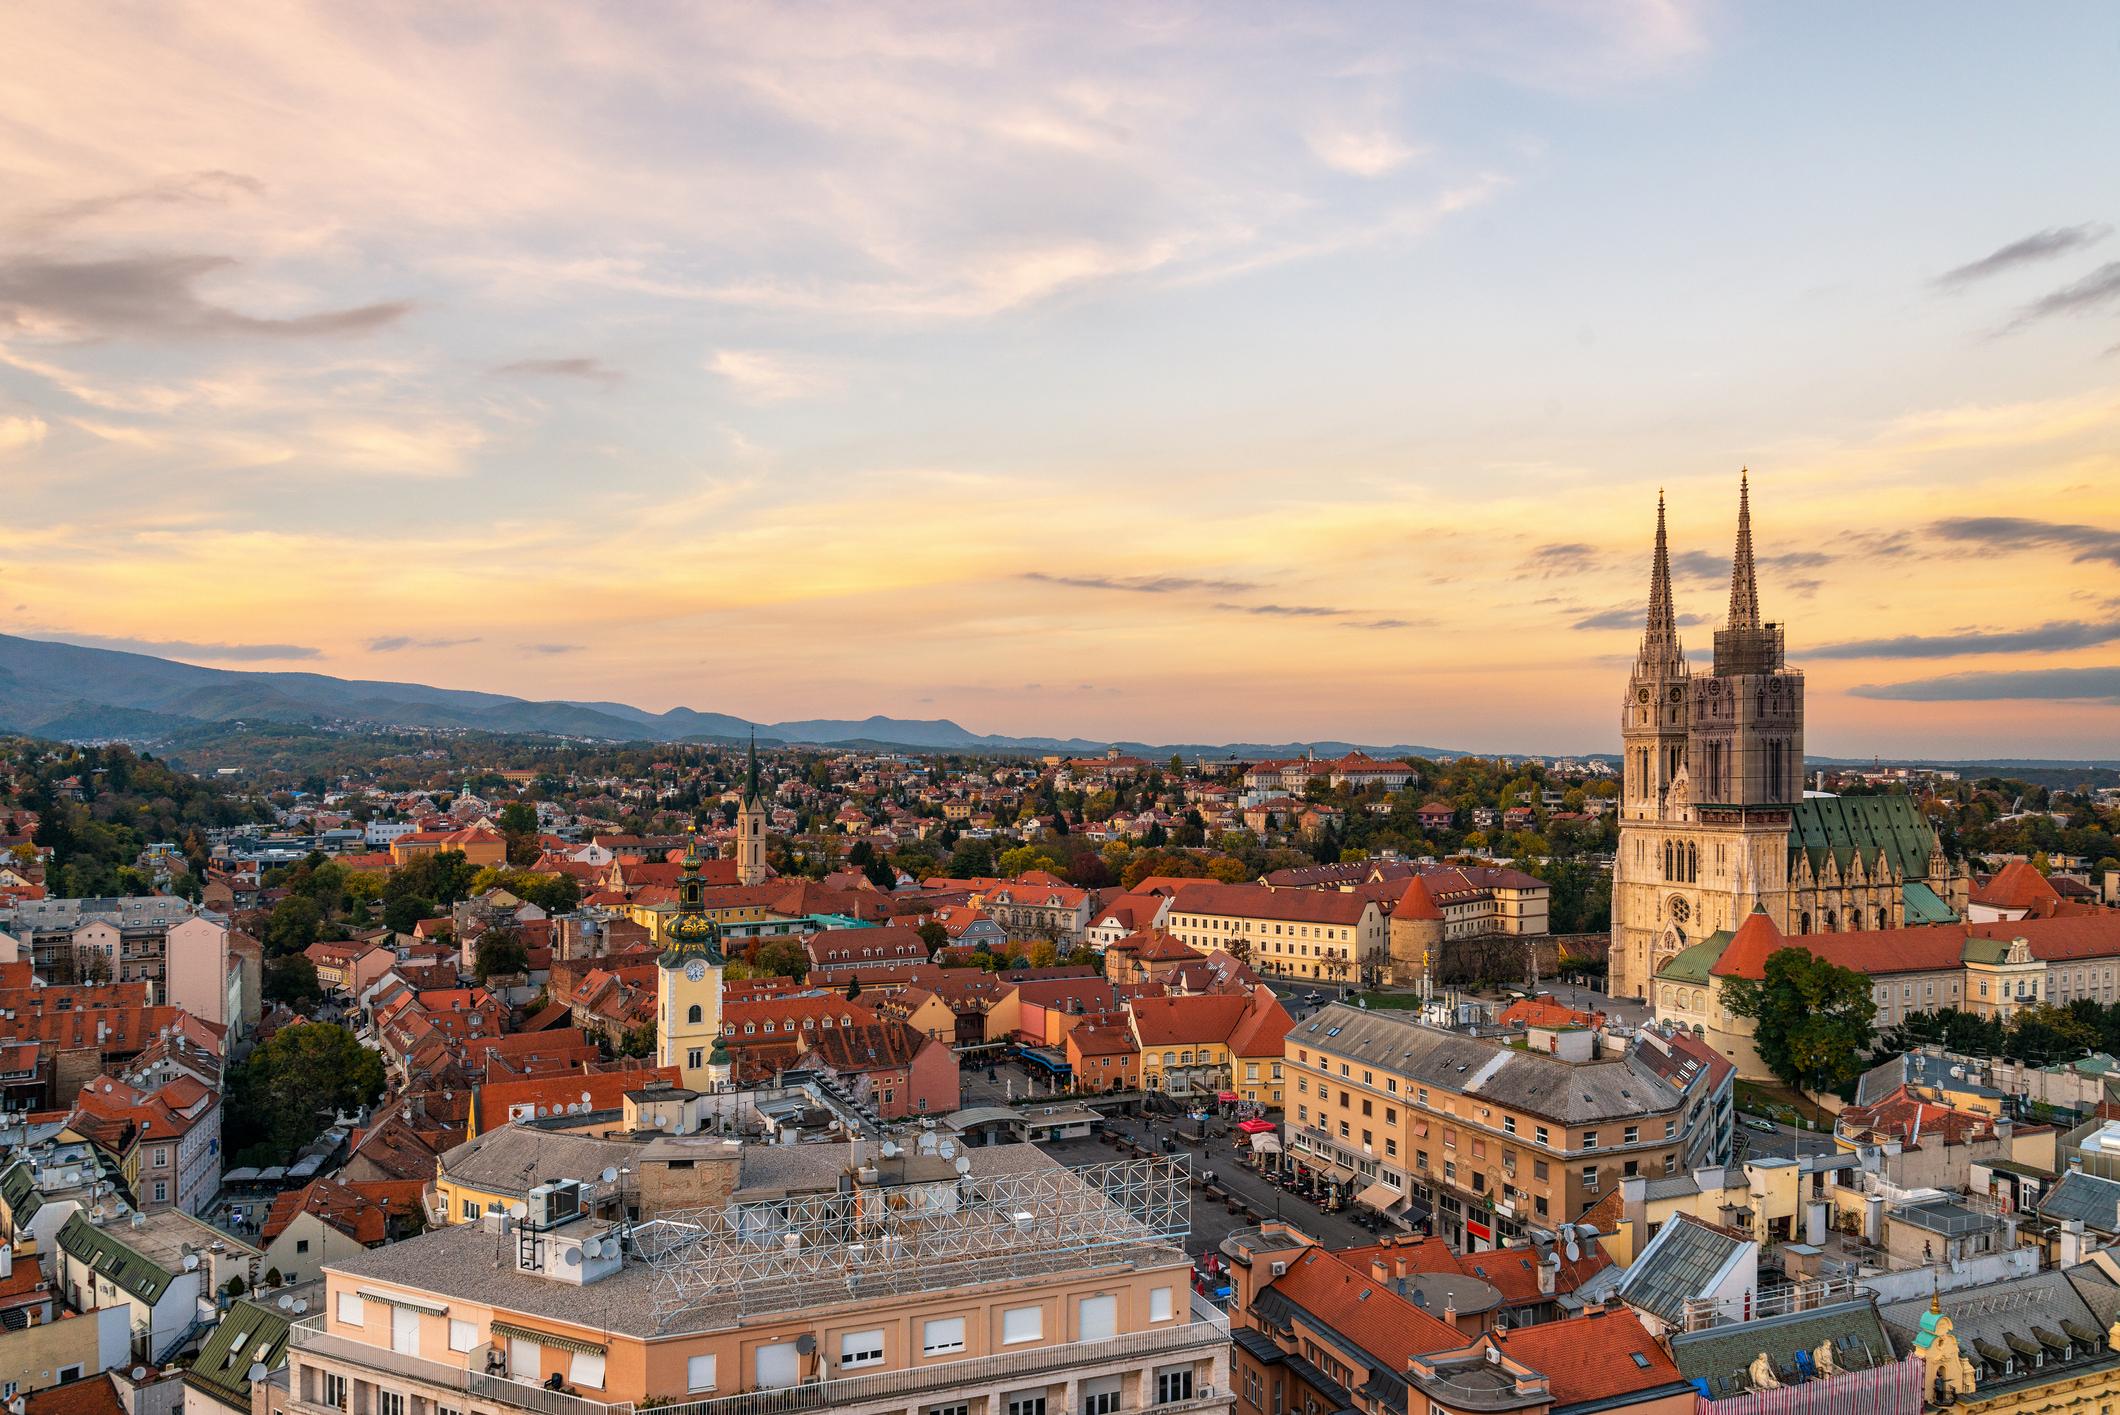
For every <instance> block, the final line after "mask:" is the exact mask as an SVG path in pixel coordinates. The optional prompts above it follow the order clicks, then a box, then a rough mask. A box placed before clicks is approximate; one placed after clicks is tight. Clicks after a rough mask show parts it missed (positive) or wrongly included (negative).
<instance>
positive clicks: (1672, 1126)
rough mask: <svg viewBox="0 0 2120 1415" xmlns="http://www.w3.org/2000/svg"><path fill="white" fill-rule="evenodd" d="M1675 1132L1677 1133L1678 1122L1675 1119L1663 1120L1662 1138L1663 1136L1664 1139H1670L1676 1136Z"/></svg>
mask: <svg viewBox="0 0 2120 1415" xmlns="http://www.w3.org/2000/svg"><path fill="white" fill-rule="evenodd" d="M1677 1134H1678V1122H1677V1121H1675V1120H1667V1121H1665V1122H1664V1138H1665V1139H1666V1140H1669V1139H1672V1138H1674V1137H1676V1136H1677Z"/></svg>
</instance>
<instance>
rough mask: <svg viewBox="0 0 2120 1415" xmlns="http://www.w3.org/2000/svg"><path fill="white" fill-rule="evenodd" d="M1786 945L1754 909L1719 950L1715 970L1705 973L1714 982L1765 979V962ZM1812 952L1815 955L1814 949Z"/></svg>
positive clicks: (1808, 941)
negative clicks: (1720, 953)
mask: <svg viewBox="0 0 2120 1415" xmlns="http://www.w3.org/2000/svg"><path fill="white" fill-rule="evenodd" d="M1829 937H1831V935H1827V934H1820V935H1817V938H1818V939H1820V940H1824V939H1826V938H1829ZM1787 943H1788V941H1787V940H1786V939H1784V938H1783V937H1782V933H1781V930H1780V929H1778V928H1776V927H1774V920H1773V919H1772V918H1770V917H1769V916H1768V914H1767V911H1766V910H1765V909H1762V908H1759V907H1757V906H1754V907H1753V910H1752V912H1751V913H1750V914H1748V915H1746V916H1745V921H1744V922H1743V923H1742V924H1740V925H1738V927H1737V932H1736V934H1735V935H1733V936H1732V937H1731V939H1730V942H1729V944H1728V946H1726V947H1725V948H1724V949H1723V951H1722V957H1720V958H1718V959H1716V960H1715V966H1714V967H1713V968H1710V969H1709V970H1708V971H1709V972H1710V973H1712V974H1714V975H1715V976H1716V977H1718V978H1755V979H1756V978H1764V977H1765V976H1766V975H1767V959H1768V958H1769V957H1770V956H1772V955H1773V954H1775V953H1777V952H1779V951H1780V950H1781V949H1782V948H1784V947H1786V946H1787ZM1804 946H1805V947H1807V948H1808V947H1810V946H1811V939H1809V938H1806V939H1805V940H1804ZM1813 951H1814V952H1816V950H1815V949H1814V950H1813Z"/></svg>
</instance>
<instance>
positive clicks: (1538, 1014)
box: [1495, 997, 1605, 1028]
mask: <svg viewBox="0 0 2120 1415" xmlns="http://www.w3.org/2000/svg"><path fill="white" fill-rule="evenodd" d="M1495 1020H1496V1021H1497V1022H1499V1023H1501V1024H1502V1025H1503V1026H1505V1027H1507V1026H1516V1025H1519V1024H1521V1025H1523V1026H1526V1027H1591V1028H1597V1027H1602V1026H1604V1025H1605V1015H1604V1014H1603V1013H1602V1012H1577V1011H1576V1010H1575V1009H1574V1008H1572V1007H1563V1006H1561V1005H1560V1004H1559V1003H1557V1002H1547V1001H1546V1000H1545V999H1544V998H1536V997H1522V998H1518V999H1517V1000H1516V1001H1515V1002H1512V1003H1510V1004H1509V1005H1508V1006H1507V1007H1505V1008H1503V1009H1502V1014H1501V1016H1499V1017H1497V1018H1495Z"/></svg>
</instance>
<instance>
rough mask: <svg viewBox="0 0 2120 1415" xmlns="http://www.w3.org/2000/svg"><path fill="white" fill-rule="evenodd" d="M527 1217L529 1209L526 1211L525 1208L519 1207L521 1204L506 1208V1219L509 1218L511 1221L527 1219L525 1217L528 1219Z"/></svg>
mask: <svg viewBox="0 0 2120 1415" xmlns="http://www.w3.org/2000/svg"><path fill="white" fill-rule="evenodd" d="M529 1215H530V1210H529V1209H527V1208H525V1207H524V1206H523V1205H521V1204H510V1205H509V1206H508V1217H510V1218H513V1219H521V1218H527V1217H529Z"/></svg>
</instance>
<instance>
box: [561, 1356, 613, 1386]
mask: <svg viewBox="0 0 2120 1415" xmlns="http://www.w3.org/2000/svg"><path fill="white" fill-rule="evenodd" d="M567 1381H568V1383H569V1384H570V1385H577V1386H580V1387H581V1388H582V1389H583V1390H602V1389H603V1388H604V1353H603V1352H601V1351H577V1352H575V1353H574V1359H573V1360H572V1361H570V1362H569V1363H568V1364H567Z"/></svg>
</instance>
